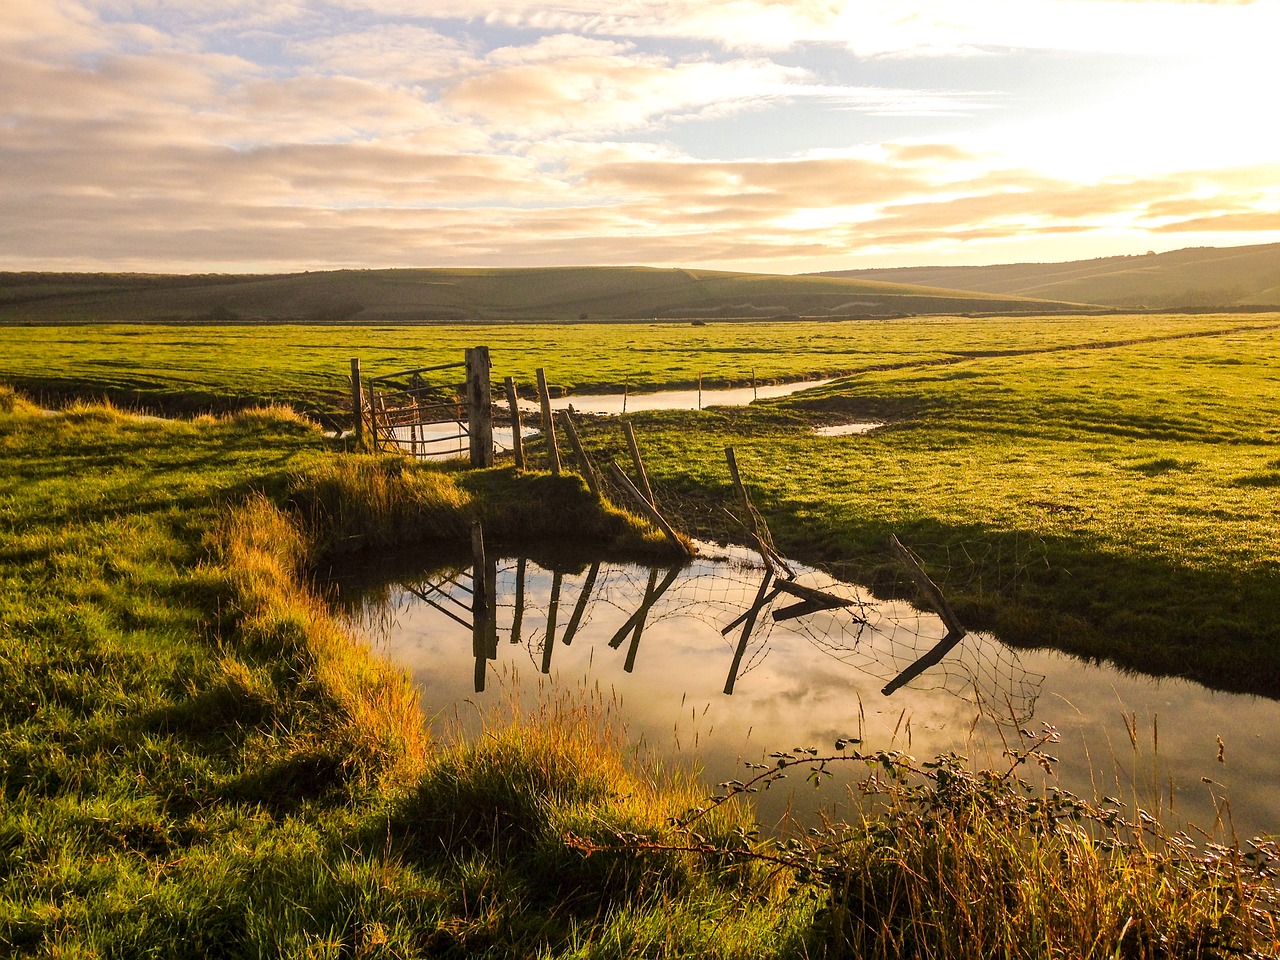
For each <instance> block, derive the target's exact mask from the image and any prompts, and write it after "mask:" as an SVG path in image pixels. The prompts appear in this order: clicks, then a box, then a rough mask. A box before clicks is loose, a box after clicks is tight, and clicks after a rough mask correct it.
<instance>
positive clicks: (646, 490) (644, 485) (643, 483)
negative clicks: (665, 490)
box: [622, 420, 658, 507]
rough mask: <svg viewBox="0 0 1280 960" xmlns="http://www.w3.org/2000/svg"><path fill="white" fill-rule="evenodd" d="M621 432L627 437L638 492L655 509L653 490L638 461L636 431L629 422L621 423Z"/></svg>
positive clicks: (639, 460)
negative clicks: (638, 486)
mask: <svg viewBox="0 0 1280 960" xmlns="http://www.w3.org/2000/svg"><path fill="white" fill-rule="evenodd" d="M622 432H623V433H625V434H626V435H627V446H628V447H630V448H631V462H632V463H634V464H635V465H636V478H637V479H638V480H639V481H640V492H641V493H643V494H644V496H645V499H646V500H648V501H649V502H650V503H652V504H653V505H654V506H655V507H656V506H657V505H658V501H657V500H655V499H654V498H653V488H652V487H650V486H649V474H648V473H646V472H645V469H644V461H643V460H641V459H640V444H638V443H636V431H635V428H634V427H633V426H631V421H630V420H624V421H623V423H622Z"/></svg>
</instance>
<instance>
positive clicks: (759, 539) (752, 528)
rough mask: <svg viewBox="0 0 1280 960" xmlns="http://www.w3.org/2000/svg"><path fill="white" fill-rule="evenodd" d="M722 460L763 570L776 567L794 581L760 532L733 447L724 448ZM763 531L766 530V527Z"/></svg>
mask: <svg viewBox="0 0 1280 960" xmlns="http://www.w3.org/2000/svg"><path fill="white" fill-rule="evenodd" d="M724 459H725V462H726V463H728V464H729V478H730V479H731V480H732V481H733V488H734V490H736V491H737V494H738V499H739V500H740V501H741V502H742V509H743V511H744V512H745V513H746V519H745V521H744V523H743V526H745V527H746V528H747V532H748V533H750V534H751V536H752V538H753V539H754V540H755V542H756V548H757V549H758V550H759V551H760V559H761V560H763V561H764V565H765V568H766V569H769V570H772V569H773V568H774V566H775V565H776V566H778V567H780V568H781V569H782V570H783V571H784V572H785V573H786V574H787V576H789V577H790V578H791V579H793V580H794V579H795V576H796V572H795V570H793V569H792V568H791V565H790V564H788V563H787V561H786V560H784V559H783V558H782V557H780V556H779V555H778V552H777V551H776V550H774V549H773V548H772V547H770V546H769V542H768V540H767V539H766V538H765V536H764V534H763V533H761V531H760V523H761V521H760V519H759V517H760V515H759V514H758V513H757V512H756V509H755V506H754V505H753V504H752V503H751V495H750V494H749V493H747V487H746V484H744V483H743V482H742V475H741V474H740V473H739V472H738V455H737V453H736V452H735V451H734V449H733V447H725V448H724ZM765 529H766V530H767V529H768V528H767V527H766V528H765Z"/></svg>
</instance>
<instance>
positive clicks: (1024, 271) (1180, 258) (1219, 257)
mask: <svg viewBox="0 0 1280 960" xmlns="http://www.w3.org/2000/svg"><path fill="white" fill-rule="evenodd" d="M815 276H824V277H840V278H844V279H850V280H881V281H885V282H890V283H922V284H930V285H933V286H939V287H947V288H951V289H955V290H968V291H971V292H973V293H985V294H989V295H993V296H994V295H996V294H1003V295H1005V296H1018V297H1046V298H1050V299H1055V300H1070V301H1075V302H1076V303H1089V304H1094V305H1099V306H1111V307H1149V308H1152V309H1162V308H1165V309H1167V308H1174V307H1271V306H1275V305H1277V304H1280V243H1269V244H1261V245H1255V246H1248V247H1190V248H1187V249H1185V250H1174V251H1172V252H1170V253H1148V254H1146V255H1143V256H1131V257H1100V258H1098V259H1096V260H1075V261H1071V262H1068V263H1010V264H1001V265H996V266H985V267H899V268H894V269H879V270H838V271H831V272H827V273H822V274H815Z"/></svg>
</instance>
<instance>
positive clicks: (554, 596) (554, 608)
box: [542, 570, 564, 673]
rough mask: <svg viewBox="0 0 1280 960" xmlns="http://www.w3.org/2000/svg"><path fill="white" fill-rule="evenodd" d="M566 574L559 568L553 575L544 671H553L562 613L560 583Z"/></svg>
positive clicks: (544, 653) (548, 607) (543, 654)
mask: <svg viewBox="0 0 1280 960" xmlns="http://www.w3.org/2000/svg"><path fill="white" fill-rule="evenodd" d="M563 580H564V575H563V574H561V573H560V571H559V570H557V571H556V572H555V573H553V574H552V575H551V599H550V600H549V601H548V606H547V634H546V637H545V638H544V641H543V644H542V672H543V673H550V672H551V654H552V651H553V650H554V649H555V645H556V620H557V619H558V618H559V615H560V584H561V583H562V582H563Z"/></svg>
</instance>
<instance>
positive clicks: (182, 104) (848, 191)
mask: <svg viewBox="0 0 1280 960" xmlns="http://www.w3.org/2000/svg"><path fill="white" fill-rule="evenodd" d="M1278 37H1280V0H614V2H611V3H600V2H594V0H558V2H556V0H552V2H544V3H537V4H534V3H530V2H526V0H285V2H275V3H273V2H270V0H3V9H2V10H0V270H104V271H155V272H172V273H190V272H225V273H252V272H281V271H291V270H304V269H313V270H322V269H333V268H340V267H360V268H363V267H437V266H439V267H463V266H466V267H510V266H555V265H591V264H600V265H604V264H637V265H652V266H698V267H703V268H720V269H730V270H746V271H752V272H766V273H802V272H808V271H819V270H837V269H853V268H859V267H886V266H912V265H924V264H966V263H968V264H980V263H1005V262H1026V261H1038V262H1052V261H1061V260H1072V259H1085V258H1090V257H1098V256H1112V255H1117V254H1142V253H1146V252H1147V251H1149V250H1155V251H1158V252H1161V251H1165V250H1174V249H1179V248H1182V247H1192V246H1238V245H1243V244H1250V243H1271V242H1277V241H1280V124H1277V123H1276V121H1275V116H1274V111H1275V105H1274V104H1275V98H1276V94H1277V92H1278V89H1280V82H1278V80H1280V71H1278V70H1277V68H1276V67H1275V65H1274V64H1275V60H1274V47H1275V42H1276V38H1278Z"/></svg>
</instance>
